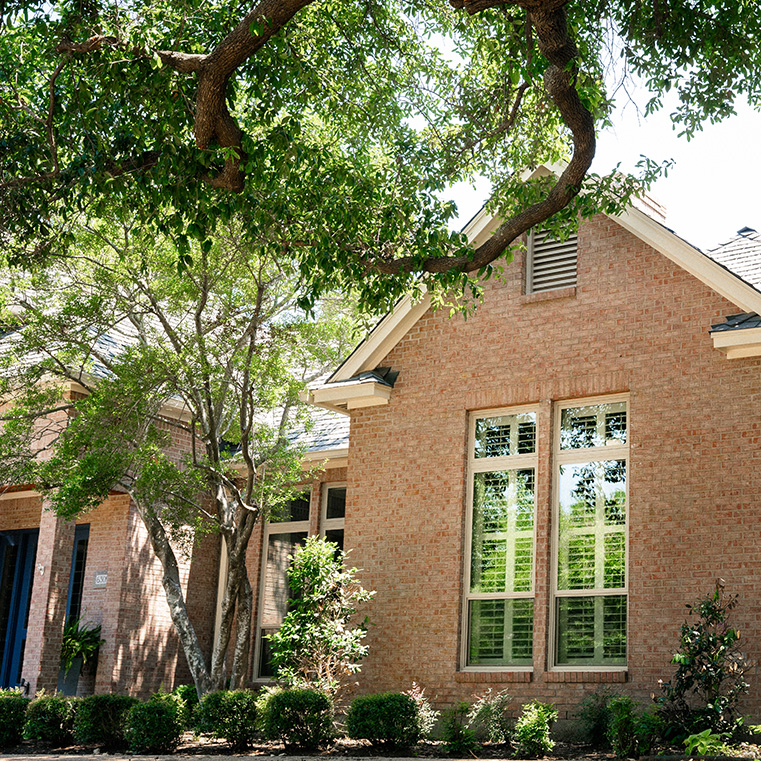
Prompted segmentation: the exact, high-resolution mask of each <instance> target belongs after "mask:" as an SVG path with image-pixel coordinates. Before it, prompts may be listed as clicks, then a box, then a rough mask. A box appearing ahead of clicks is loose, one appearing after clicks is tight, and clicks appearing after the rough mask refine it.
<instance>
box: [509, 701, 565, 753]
mask: <svg viewBox="0 0 761 761" xmlns="http://www.w3.org/2000/svg"><path fill="white" fill-rule="evenodd" d="M557 717H558V712H557V711H556V710H555V706H553V705H551V704H549V703H540V702H539V701H538V700H533V701H532V702H531V703H526V705H524V706H523V712H522V713H521V715H520V716H519V717H518V721H517V722H516V723H515V731H514V732H513V741H514V742H515V744H516V746H517V751H518V755H520V756H530V757H536V756H546V755H547V754H548V753H549V752H550V751H551V750H552V749H553V748H554V747H555V743H554V741H553V740H552V739H551V738H550V729H551V728H552V724H553V723H554V721H555V720H556V719H557Z"/></svg>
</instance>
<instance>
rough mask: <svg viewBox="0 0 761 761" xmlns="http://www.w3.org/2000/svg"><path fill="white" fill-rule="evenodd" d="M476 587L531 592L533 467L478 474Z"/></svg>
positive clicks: (473, 556) (473, 585)
mask: <svg viewBox="0 0 761 761" xmlns="http://www.w3.org/2000/svg"><path fill="white" fill-rule="evenodd" d="M471 550H472V551H471V573H470V591H471V592H529V591H531V589H532V588H533V567H534V557H533V556H534V470H533V468H527V469H523V470H509V471H508V470H506V471H493V472H490V473H475V474H474V476H473V540H472V547H471Z"/></svg>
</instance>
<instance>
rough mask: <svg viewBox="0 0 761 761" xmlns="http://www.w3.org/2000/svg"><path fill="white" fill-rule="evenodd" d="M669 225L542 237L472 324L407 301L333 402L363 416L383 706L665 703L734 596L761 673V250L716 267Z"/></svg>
mask: <svg viewBox="0 0 761 761" xmlns="http://www.w3.org/2000/svg"><path fill="white" fill-rule="evenodd" d="M657 213H658V208H657V207H655V206H651V207H650V208H646V209H645V211H644V212H643V211H641V210H639V209H634V208H632V209H631V210H630V211H629V212H628V213H626V214H624V215H622V216H620V217H616V218H612V217H608V216H605V215H600V216H597V217H595V218H593V219H591V220H589V221H587V222H585V223H584V224H582V225H581V227H580V229H579V231H578V237H577V238H576V239H572V240H569V241H566V242H565V243H563V244H558V243H557V242H554V241H551V240H545V239H544V237H543V236H542V235H536V236H533V237H531V238H530V240H529V245H528V247H527V248H528V250H527V252H526V253H519V254H518V255H517V256H516V259H515V261H514V262H513V263H512V264H511V265H510V266H509V267H507V268H506V269H505V274H504V277H503V278H502V279H501V280H492V281H490V282H488V283H486V285H485V293H484V298H483V303H482V304H481V305H480V306H479V307H478V309H477V310H476V312H475V314H474V315H472V316H470V317H468V319H467V320H465V319H463V318H462V317H460V316H455V317H453V318H450V317H449V316H448V314H447V313H445V312H446V310H441V311H439V312H434V311H432V310H431V309H430V308H429V304H428V302H427V301H426V300H425V299H423V300H422V301H421V302H419V303H417V304H415V303H413V302H411V301H410V300H409V299H405V300H403V301H402V302H400V303H399V304H398V305H397V307H396V308H395V309H394V311H393V312H392V313H390V314H389V315H388V316H386V317H385V318H384V319H383V320H382V321H381V322H380V323H379V324H378V326H377V327H376V328H375V329H374V330H373V331H372V332H371V333H370V335H369V336H368V337H367V339H366V340H365V341H364V342H363V343H362V344H361V345H360V346H359V347H358V348H357V349H356V350H355V352H354V353H353V354H352V355H351V356H350V357H349V358H348V359H347V360H346V361H345V362H344V364H343V365H342V366H341V367H340V368H339V369H338V370H337V371H336V372H335V373H334V374H333V375H332V376H331V378H330V379H328V381H327V382H326V383H324V384H322V385H321V386H319V387H317V388H314V389H312V390H311V392H310V401H312V402H313V403H315V404H317V405H320V406H322V407H325V408H328V409H332V410H335V411H339V412H342V413H344V414H348V415H349V416H350V418H351V442H350V446H349V450H348V469H347V475H346V500H347V501H346V505H347V507H346V514H345V536H346V546H347V547H350V548H351V549H352V555H351V562H352V565H356V566H358V567H359V568H361V569H362V573H361V579H362V581H363V583H364V584H365V585H366V586H367V587H368V588H371V589H375V590H377V596H376V598H375V600H374V601H373V602H372V606H371V610H370V616H371V619H372V621H373V623H374V626H373V627H372V628H371V633H370V636H369V644H370V655H369V656H368V658H367V660H366V662H365V665H364V667H363V670H362V674H361V677H360V683H361V689H362V690H363V691H383V690H396V689H406V688H407V687H408V686H409V685H410V683H411V682H412V681H413V680H415V681H416V682H418V683H419V684H421V685H423V686H424V687H425V688H426V689H427V691H428V694H429V695H430V696H432V697H433V698H434V699H435V700H436V701H437V702H439V703H448V704H451V703H453V702H455V701H457V700H461V699H468V698H469V697H470V696H471V695H473V694H474V693H475V692H479V691H483V690H484V689H485V688H486V687H493V688H495V689H504V688H506V689H508V690H509V691H510V692H511V694H512V695H514V696H515V697H516V699H517V700H519V701H527V700H530V699H532V698H539V699H541V700H548V701H552V702H554V703H556V704H557V706H558V708H559V709H560V711H561V716H570V715H572V713H573V711H574V709H575V707H576V706H577V705H578V703H579V701H580V700H581V699H582V698H583V697H584V695H585V694H587V693H589V692H590V691H593V690H596V689H599V688H600V687H601V686H603V685H610V686H612V687H613V688H614V689H616V690H617V691H621V692H625V693H628V694H631V695H632V696H634V697H636V698H639V699H643V700H647V699H648V698H649V696H650V695H651V693H653V692H658V686H657V682H658V679H660V678H668V677H669V676H670V675H671V674H672V673H673V667H672V666H671V665H670V663H669V661H670V657H671V655H672V654H673V652H674V651H675V649H676V647H677V645H678V627H679V625H680V624H681V623H682V622H683V621H684V619H685V616H686V609H685V603H688V602H693V601H695V600H696V599H698V598H700V597H702V596H704V595H705V594H707V593H709V592H710V591H712V589H713V585H714V580H715V579H716V578H717V577H722V578H723V579H725V581H726V587H727V590H728V591H729V592H732V593H737V594H739V596H740V603H739V606H738V608H737V610H736V612H735V623H736V626H737V628H739V629H740V631H741V632H742V634H743V640H742V641H743V644H744V648H745V649H746V654H747V656H748V657H749V658H750V659H751V660H754V661H756V662H758V661H759V659H760V658H761V609H760V608H759V605H758V590H759V588H761V536H759V533H758V531H757V530H756V528H757V526H758V525H759V524H761V497H760V496H759V495H760V494H761V449H760V448H759V444H760V443H761V407H760V406H759V405H760V404H761V359H759V357H761V318H759V317H758V314H761V236H760V235H758V234H757V233H756V232H755V231H752V230H749V229H744V230H741V231H740V232H739V233H738V235H737V236H736V237H735V238H733V239H732V240H731V241H730V242H729V243H728V244H726V245H724V246H722V247H721V248H719V249H717V250H716V251H713V252H711V253H710V254H708V255H706V254H703V253H701V252H699V251H698V250H697V249H695V248H693V247H691V246H690V245H689V244H687V243H686V242H685V241H683V240H682V239H680V238H679V237H677V236H676V235H675V234H673V233H672V232H671V231H669V230H668V229H667V228H666V227H664V226H663V224H662V223H661V221H659V220H658V219H657V218H654V217H657ZM494 226H495V222H494V220H493V219H490V218H489V217H488V216H486V215H484V214H481V215H479V216H477V217H476V218H475V219H474V220H473V221H472V222H471V223H470V224H469V225H468V227H467V228H466V232H467V233H468V234H469V236H470V238H471V240H475V241H476V243H479V242H481V241H482V240H484V239H485V238H486V236H488V235H489V234H490V232H491V230H492V229H493V228H494ZM739 312H742V314H739V315H738V313H739ZM727 315H734V316H731V317H727ZM750 681H751V683H752V686H751V693H750V695H749V697H748V699H747V703H746V708H747V710H749V711H752V712H753V713H755V714H756V716H758V715H759V714H761V683H759V681H758V679H757V678H756V677H755V676H754V675H751V677H750Z"/></svg>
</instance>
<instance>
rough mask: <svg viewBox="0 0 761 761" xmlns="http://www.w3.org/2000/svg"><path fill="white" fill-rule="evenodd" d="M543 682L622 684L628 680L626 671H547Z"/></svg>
mask: <svg viewBox="0 0 761 761" xmlns="http://www.w3.org/2000/svg"><path fill="white" fill-rule="evenodd" d="M544 681H545V682H588V683H589V682H591V683H595V684H623V683H624V682H627V681H629V672H628V671H548V672H547V673H546V674H545V675H544Z"/></svg>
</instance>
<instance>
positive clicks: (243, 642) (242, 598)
mask: <svg viewBox="0 0 761 761" xmlns="http://www.w3.org/2000/svg"><path fill="white" fill-rule="evenodd" d="M253 615H254V593H253V591H252V589H251V582H250V581H249V580H248V573H246V571H245V568H244V570H243V578H242V579H241V584H240V589H239V591H238V605H237V609H236V617H235V652H234V654H233V669H232V674H231V675H230V687H231V688H232V689H235V690H239V689H242V688H243V687H245V686H246V675H247V674H248V660H249V653H250V651H251V622H252V620H253Z"/></svg>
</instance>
